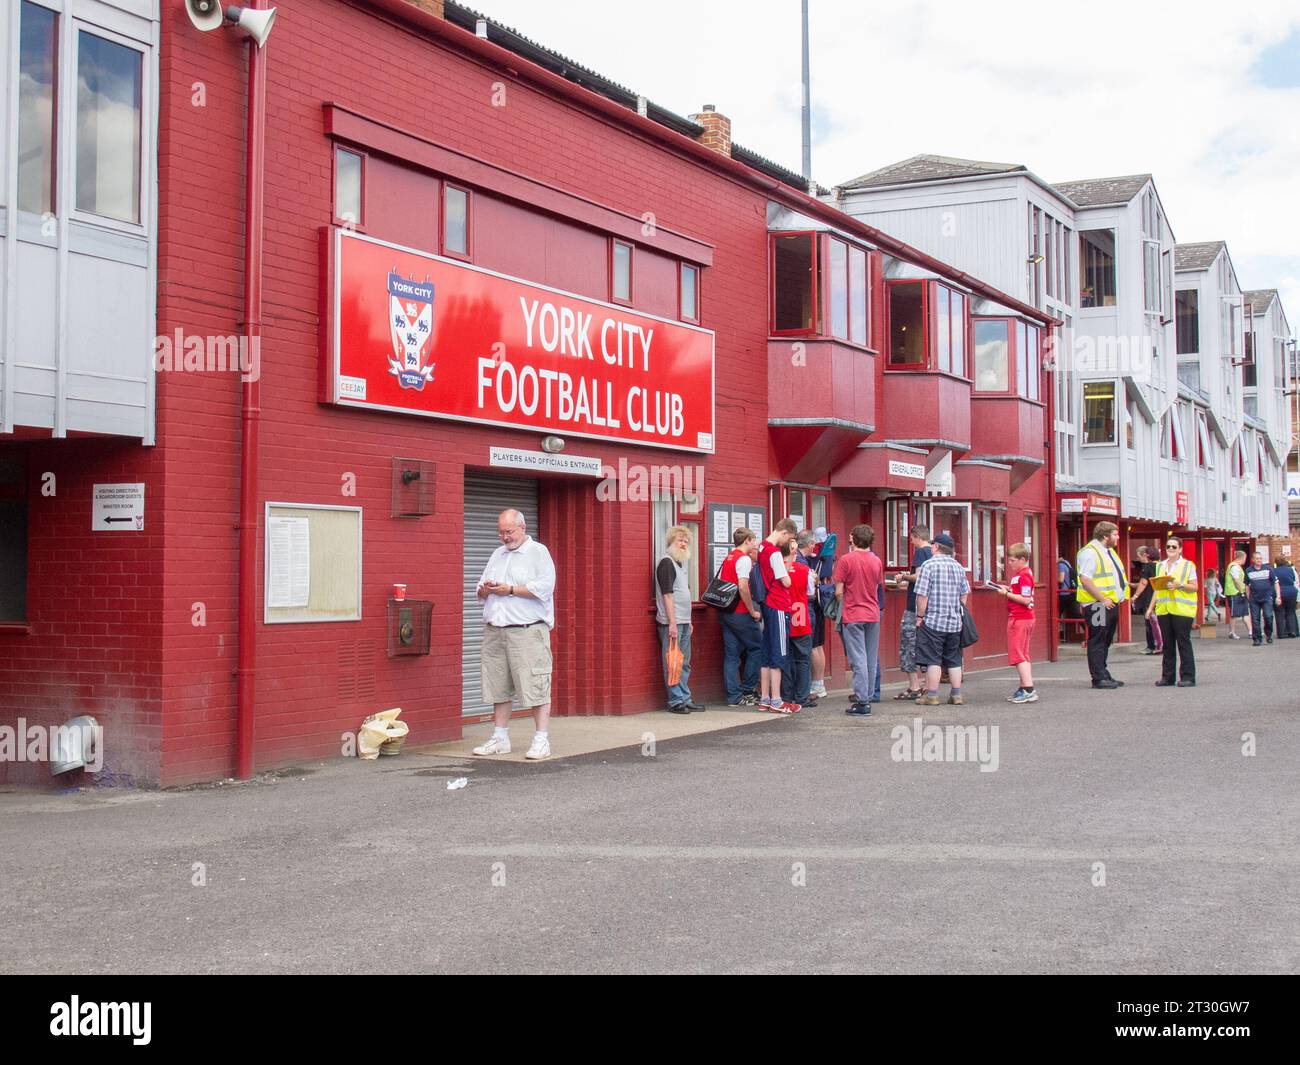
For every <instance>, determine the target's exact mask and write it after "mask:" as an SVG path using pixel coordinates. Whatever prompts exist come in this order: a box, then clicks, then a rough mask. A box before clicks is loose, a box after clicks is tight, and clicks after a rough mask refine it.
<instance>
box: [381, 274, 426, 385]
mask: <svg viewBox="0 0 1300 1065" xmlns="http://www.w3.org/2000/svg"><path fill="white" fill-rule="evenodd" d="M388 302H389V314H390V318H391V321H392V326H393V354H392V355H390V356H389V358H388V372H389V373H391V374H392V375H393V376H394V377H396V378H397V383H398V384H399V385H401V386H402V387H403V388H413V389H415V390H416V391H417V392H422V391H423V390H424V386H425V384H426V383H428V382H430V381H432V380H433V367H434V364H433V363H432V362H430V361H429V355H430V350H429V349H430V345H431V343H432V341H433V282H432V281H430V280H429V279H428V278H427V277H426V278H425V279H424V281H422V282H421V281H415V280H413V279H411V278H404V277H402V275H401V274H399V273H397V271H395V270H394V271H391V272H390V273H389V275H388Z"/></svg>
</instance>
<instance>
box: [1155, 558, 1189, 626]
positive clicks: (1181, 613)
mask: <svg viewBox="0 0 1300 1065" xmlns="http://www.w3.org/2000/svg"><path fill="white" fill-rule="evenodd" d="M1179 561H1180V564H1179V565H1177V566H1176V567H1175V568H1176V569H1177V571H1178V572H1177V574H1174V573H1171V572H1170V569H1169V563H1168V562H1166V561H1165V560H1164V559H1161V560H1160V561H1159V562H1157V563H1156V576H1157V577H1173V578H1174V579H1175V580H1176V581H1177V582H1178V583H1179V584H1186V583H1187V582H1188V581H1191V580H1195V579H1196V567H1195V566H1194V565H1192V563H1191V562H1190V561H1189V560H1188V559H1185V558H1184V559H1180V560H1179ZM1198 605H1199V601H1198V599H1197V594H1196V589H1195V588H1180V589H1173V588H1164V589H1162V590H1160V591H1157V592H1156V613H1157V614H1175V615H1177V616H1178V617H1180V618H1194V617H1196V608H1197V606H1198Z"/></svg>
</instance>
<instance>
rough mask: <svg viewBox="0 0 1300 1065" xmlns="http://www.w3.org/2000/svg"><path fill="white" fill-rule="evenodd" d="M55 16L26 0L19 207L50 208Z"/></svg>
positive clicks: (22, 34)
mask: <svg viewBox="0 0 1300 1065" xmlns="http://www.w3.org/2000/svg"><path fill="white" fill-rule="evenodd" d="M58 18H59V17H58V15H56V14H55V13H54V12H53V11H51V10H50V9H49V8H47V7H40V6H39V5H37V4H29V3H24V4H23V8H22V24H21V30H20V43H19V54H18V209H19V210H21V211H31V212H32V213H33V214H46V213H48V212H52V211H53V210H54V86H55V81H56V76H55V66H56V57H57V55H58V35H57V32H56V29H57V26H58Z"/></svg>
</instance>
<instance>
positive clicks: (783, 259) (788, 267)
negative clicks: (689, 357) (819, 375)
mask: <svg viewBox="0 0 1300 1065" xmlns="http://www.w3.org/2000/svg"><path fill="white" fill-rule="evenodd" d="M772 285H773V288H774V292H773V293H772V308H773V314H772V325H773V328H774V329H775V330H776V331H777V332H778V333H782V332H808V331H810V330H811V329H812V327H813V237H812V234H810V233H783V234H779V235H777V236H775V237H773V238H772ZM757 531H758V530H755V532H757Z"/></svg>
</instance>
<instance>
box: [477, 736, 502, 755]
mask: <svg viewBox="0 0 1300 1065" xmlns="http://www.w3.org/2000/svg"><path fill="white" fill-rule="evenodd" d="M474 753H475V754H509V753H510V737H508V736H507V737H506V738H505V739H498V738H497V737H496V736H493V737H492V738H491V739H490V740H488V741H487V743H484V744H482V745H480V746H478V747H475V748H474Z"/></svg>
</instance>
